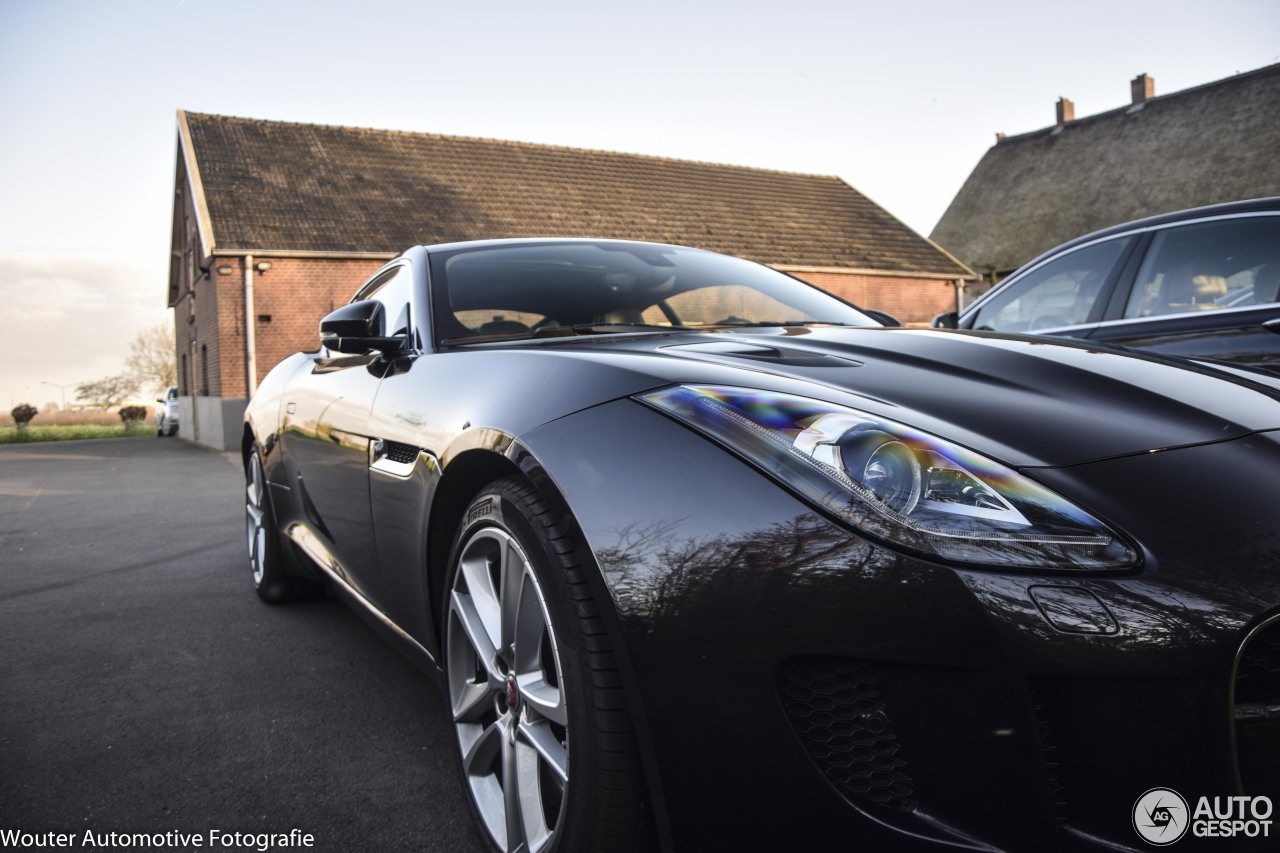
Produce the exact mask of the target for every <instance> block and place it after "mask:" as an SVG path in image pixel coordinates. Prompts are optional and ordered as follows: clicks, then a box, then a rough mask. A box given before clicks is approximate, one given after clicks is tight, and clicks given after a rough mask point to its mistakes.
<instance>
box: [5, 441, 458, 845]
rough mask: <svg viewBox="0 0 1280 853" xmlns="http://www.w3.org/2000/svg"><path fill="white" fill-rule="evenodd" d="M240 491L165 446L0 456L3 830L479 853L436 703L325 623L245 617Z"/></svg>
mask: <svg viewBox="0 0 1280 853" xmlns="http://www.w3.org/2000/svg"><path fill="white" fill-rule="evenodd" d="M242 491H243V479H242V475H241V473H240V471H239V468H238V463H237V461H236V460H235V458H234V456H232V455H230V454H219V453H213V452H210V451H206V450H203V449H201V448H198V447H195V446H193V445H191V444H187V443H185V442H182V441H179V440H177V439H163V440H158V439H155V438H149V437H148V438H136V439H115V440H103V441H80V442H51V443H42V444H30V445H5V446H0V830H4V829H17V830H21V831H23V832H33V833H45V832H65V833H75V834H77V835H78V836H81V835H83V833H84V832H85V830H93V831H94V832H98V833H109V832H122V833H123V832H128V833H135V832H149V833H163V832H167V831H176V832H182V833H188V834H190V833H203V834H204V836H205V838H206V839H207V837H208V833H209V831H210V830H214V829H216V830H219V831H221V832H224V833H232V832H243V833H264V832H266V833H288V832H289V831H290V830H291V829H295V828H296V829H299V830H301V831H302V832H305V833H310V834H311V835H313V836H314V837H315V846H314V847H313V848H312V849H315V850H334V851H349V850H448V851H468V850H480V849H482V848H481V845H480V843H479V838H478V836H477V835H476V832H475V830H474V828H473V827H472V825H471V821H470V817H469V815H468V814H467V812H466V805H465V803H464V801H463V799H462V794H461V790H460V788H459V782H458V779H457V772H456V770H455V767H454V758H453V755H452V749H453V745H452V743H451V740H450V738H451V734H450V731H449V722H448V716H447V714H446V712H445V708H444V703H443V700H442V699H441V697H440V695H439V691H438V690H436V688H435V687H434V686H432V685H431V684H430V683H429V682H428V681H427V680H426V679H425V678H424V677H423V676H422V675H421V674H420V673H418V672H417V670H415V669H414V668H413V666H412V665H411V664H410V663H408V662H407V661H406V660H404V659H403V658H401V657H400V656H399V655H398V654H397V653H396V652H395V651H394V650H393V649H392V648H391V647H390V646H389V645H387V644H385V643H384V642H383V641H382V640H381V639H380V638H379V637H378V636H377V635H376V634H374V633H373V632H372V631H371V630H370V629H369V628H367V627H366V626H365V625H364V623H363V622H361V621H360V620H359V619H358V618H357V617H356V616H355V614H353V613H352V612H350V611H349V610H348V609H347V608H345V607H344V606H342V605H341V604H339V603H337V602H334V601H318V602H314V603H308V604H301V605H289V606H284V607H271V606H268V605H266V604H263V603H261V602H260V601H259V600H258V599H257V596H255V595H254V593H253V591H252V586H251V583H250V580H249V578H248V569H247V563H246V560H245V557H244V544H243V542H242V537H243V535H244V532H243V531H244V527H243V524H244V522H243V518H242V513H243V508H242V501H243V498H242ZM207 847H208V844H207V841H206V849H207Z"/></svg>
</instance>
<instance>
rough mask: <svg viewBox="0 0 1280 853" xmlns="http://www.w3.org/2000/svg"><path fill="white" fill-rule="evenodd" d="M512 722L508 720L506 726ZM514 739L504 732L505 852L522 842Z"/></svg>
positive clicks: (518, 782) (515, 847)
mask: <svg viewBox="0 0 1280 853" xmlns="http://www.w3.org/2000/svg"><path fill="white" fill-rule="evenodd" d="M511 722H513V721H512V720H511V719H510V718H508V724H510V723H511ZM513 740H514V738H512V737H510V736H507V735H506V733H505V732H504V736H503V738H502V799H503V804H504V806H505V809H506V812H505V813H506V818H507V850H512V851H513V850H518V849H520V847H521V846H523V845H522V844H521V842H523V840H524V825H523V824H524V821H523V820H522V818H521V805H522V804H521V799H522V797H521V796H520V787H521V786H520V773H519V767H518V766H517V762H516V748H515V744H514V743H512V741H513Z"/></svg>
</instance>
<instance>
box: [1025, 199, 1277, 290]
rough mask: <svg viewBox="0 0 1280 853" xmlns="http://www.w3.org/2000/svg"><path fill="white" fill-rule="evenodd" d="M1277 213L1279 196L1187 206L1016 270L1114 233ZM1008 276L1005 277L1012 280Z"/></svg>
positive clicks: (1090, 237) (1071, 244)
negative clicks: (1240, 215)
mask: <svg viewBox="0 0 1280 853" xmlns="http://www.w3.org/2000/svg"><path fill="white" fill-rule="evenodd" d="M1271 211H1280V196H1270V197H1267V198H1254V199H1247V200H1245V201H1231V202H1226V203H1224V204H1210V205H1206V206H1204V207H1191V208H1187V209H1186V210H1176V211H1173V212H1172V213H1161V214H1158V215H1156V216H1148V217H1146V218H1144V219H1135V220H1133V221H1131V222H1122V223H1121V224H1119V225H1112V226H1111V227H1109V228H1103V229H1102V230H1101V231H1094V232H1091V233H1089V234H1085V235H1084V236H1083V237H1076V238H1075V239H1074V240H1068V241H1067V242H1065V243H1061V244H1059V245H1057V246H1054V247H1053V248H1052V249H1050V250H1049V251H1047V252H1042V253H1041V254H1039V255H1037V256H1036V257H1034V258H1032V259H1031V260H1029V261H1027V262H1026V263H1025V264H1023V265H1022V266H1020V267H1019V268H1018V269H1019V270H1022V269H1026V268H1029V267H1032V266H1035V265H1036V264H1038V263H1040V262H1041V261H1043V260H1044V259H1045V258H1047V257H1049V256H1050V255H1057V254H1060V253H1061V252H1064V251H1066V250H1067V249H1072V248H1075V247H1076V246H1081V245H1084V244H1085V243H1092V242H1093V241H1095V240H1101V239H1104V238H1106V237H1112V236H1114V235H1117V234H1127V233H1129V232H1130V231H1139V230H1142V229H1144V228H1156V227H1159V226H1161V225H1169V224H1171V223H1175V222H1186V221H1189V220H1192V219H1203V218H1205V217H1210V216H1232V215H1237V214H1242V213H1261V212H1271ZM1012 277H1013V275H1012V274H1010V275H1009V276H1007V278H1012Z"/></svg>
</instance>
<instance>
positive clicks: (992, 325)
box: [958, 236, 1133, 337]
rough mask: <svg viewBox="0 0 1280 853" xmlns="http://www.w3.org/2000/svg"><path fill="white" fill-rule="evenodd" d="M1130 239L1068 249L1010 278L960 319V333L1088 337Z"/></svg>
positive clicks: (1105, 302)
mask: <svg viewBox="0 0 1280 853" xmlns="http://www.w3.org/2000/svg"><path fill="white" fill-rule="evenodd" d="M1132 243H1133V238H1132V237H1130V236H1121V237H1113V238H1111V239H1108V240H1101V241H1098V242H1096V243H1089V244H1086V245H1083V246H1079V247H1076V248H1073V249H1071V250H1069V251H1067V252H1065V253H1063V254H1060V255H1057V256H1054V257H1051V258H1049V259H1048V260H1045V261H1043V262H1041V263H1040V264H1038V265H1036V266H1034V267H1030V268H1028V269H1026V270H1024V271H1019V272H1017V273H1015V274H1014V275H1013V276H1012V277H1010V278H1009V279H1007V280H1006V281H1005V282H1004V283H1002V284H1001V285H1000V286H999V287H997V288H996V289H994V290H992V291H991V292H990V293H989V294H988V295H987V296H986V297H985V298H983V299H982V300H980V301H979V302H977V303H975V304H974V305H973V306H972V307H971V308H970V309H969V310H968V311H966V312H965V314H964V316H963V317H961V318H960V322H959V324H958V325H959V327H960V328H962V329H979V330H983V331H994V332H1016V333H1020V334H1037V335H1039V334H1060V335H1070V336H1072V337H1088V336H1089V335H1090V333H1091V332H1092V331H1093V329H1094V327H1095V326H1096V325H1097V323H1098V322H1099V321H1100V320H1101V319H1102V317H1103V310H1104V309H1105V307H1106V306H1107V304H1108V303H1109V299H1110V295H1111V291H1112V290H1113V289H1114V287H1115V282H1116V280H1117V278H1118V277H1119V273H1120V270H1121V269H1123V267H1124V261H1125V259H1126V257H1127V255H1128V252H1129V250H1130V247H1131V246H1132Z"/></svg>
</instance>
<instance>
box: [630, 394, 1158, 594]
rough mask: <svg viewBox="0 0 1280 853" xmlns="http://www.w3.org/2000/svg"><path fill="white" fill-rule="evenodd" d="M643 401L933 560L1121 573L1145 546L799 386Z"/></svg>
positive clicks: (979, 461)
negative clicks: (795, 391)
mask: <svg viewBox="0 0 1280 853" xmlns="http://www.w3.org/2000/svg"><path fill="white" fill-rule="evenodd" d="M637 399H639V400H641V401H642V402H645V403H648V404H649V405H651V406H653V407H655V408H657V409H659V410H661V411H663V412H666V413H667V414H669V415H672V416H673V417H675V418H676V419H677V420H680V421H683V422H684V423H686V424H688V425H689V426H691V427H693V428H694V429H696V430H698V431H700V432H702V433H705V434H707V435H709V436H711V437H712V438H714V439H715V440H717V441H719V442H720V443H722V444H724V445H726V446H727V447H729V448H730V449H732V450H734V451H736V452H738V453H740V454H741V455H743V456H745V457H746V458H747V459H749V460H751V461H752V462H754V463H755V464H756V465H758V466H760V467H761V468H763V469H764V470H765V471H766V472H768V473H769V474H771V475H773V476H774V477H776V478H778V479H779V480H781V481H782V482H784V483H785V484H787V485H789V486H791V487H792V488H793V489H795V490H796V491H798V492H800V493H801V494H802V495H804V496H805V497H807V498H809V499H810V500H813V501H815V502H817V503H819V504H821V505H822V506H824V507H826V508H827V509H829V510H830V511H832V512H833V513H835V514H836V515H838V516H840V517H842V518H845V519H847V520H848V521H849V522H851V523H852V524H854V525H855V526H856V527H858V528H859V529H860V530H863V531H865V532H867V533H869V534H871V535H872V536H874V537H877V538H880V539H883V540H885V541H887V542H889V543H892V544H894V545H898V546H901V547H902V548H905V549H907V550H910V551H914V552H916V553H919V554H923V555H925V556H929V557H938V558H941V559H944V560H950V561H955V562H961V563H974V564H980V565H988V566H999V567H1011V566H1016V567H1026V568H1039V569H1075V570H1086V571H1096V570H1098V569H1117V568H1126V567H1130V566H1133V565H1135V564H1136V563H1137V560H1138V557H1137V554H1136V552H1135V551H1134V550H1133V549H1132V548H1131V547H1130V546H1129V545H1127V544H1126V543H1125V542H1124V541H1123V540H1122V539H1121V538H1120V537H1119V536H1118V535H1116V534H1115V533H1114V532H1112V531H1111V530H1110V529H1109V528H1108V527H1107V526H1106V525H1105V524H1103V523H1102V522H1101V521H1099V520H1098V519H1096V518H1094V517H1093V516H1092V515H1090V514H1089V513H1087V512H1085V511H1084V510H1082V509H1080V508H1079V507H1077V506H1075V505H1074V504H1072V503H1071V502H1069V501H1067V500H1066V499H1065V498H1063V497H1061V496H1060V495H1057V494H1055V493H1054V492H1051V491H1049V490H1048V489H1046V488H1045V487H1043V486H1041V485H1039V484H1038V483H1035V482H1032V481H1031V480H1029V479H1027V478H1026V477H1024V476H1022V475H1021V474H1019V473H1017V472H1016V471H1014V470H1013V469H1011V468H1007V467H1005V466H1004V465H1001V464H1000V463H998V462H995V461H994V460H991V459H988V458H986V457H985V456H981V455H979V454H977V453H974V452H973V451H970V450H966V449H965V448H963V447H960V446H959V445H957V444H952V443H951V442H949V441H944V440H943V439H940V438H938V437H936V436H933V435H929V434H927V433H923V432H920V431H919V430H916V429H913V428H911V427H909V426H906V425H904V424H900V423H897V422H895V421H891V420H888V419H887V418H882V417H878V416H876V415H871V414H867V413H865V412H860V411H857V410H855V409H850V408H846V407H843V406H837V405H835V404H832V403H824V402H822V401H819V400H812V399H808V398H805V397H797V396H793V395H790V394H778V393H774V392H769V391H757V390H752V389H748V388H733V387H727V386H719V385H679V386H674V387H670V388H663V389H660V390H658V391H651V392H649V393H646V394H641V395H639V396H638V398H637Z"/></svg>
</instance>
